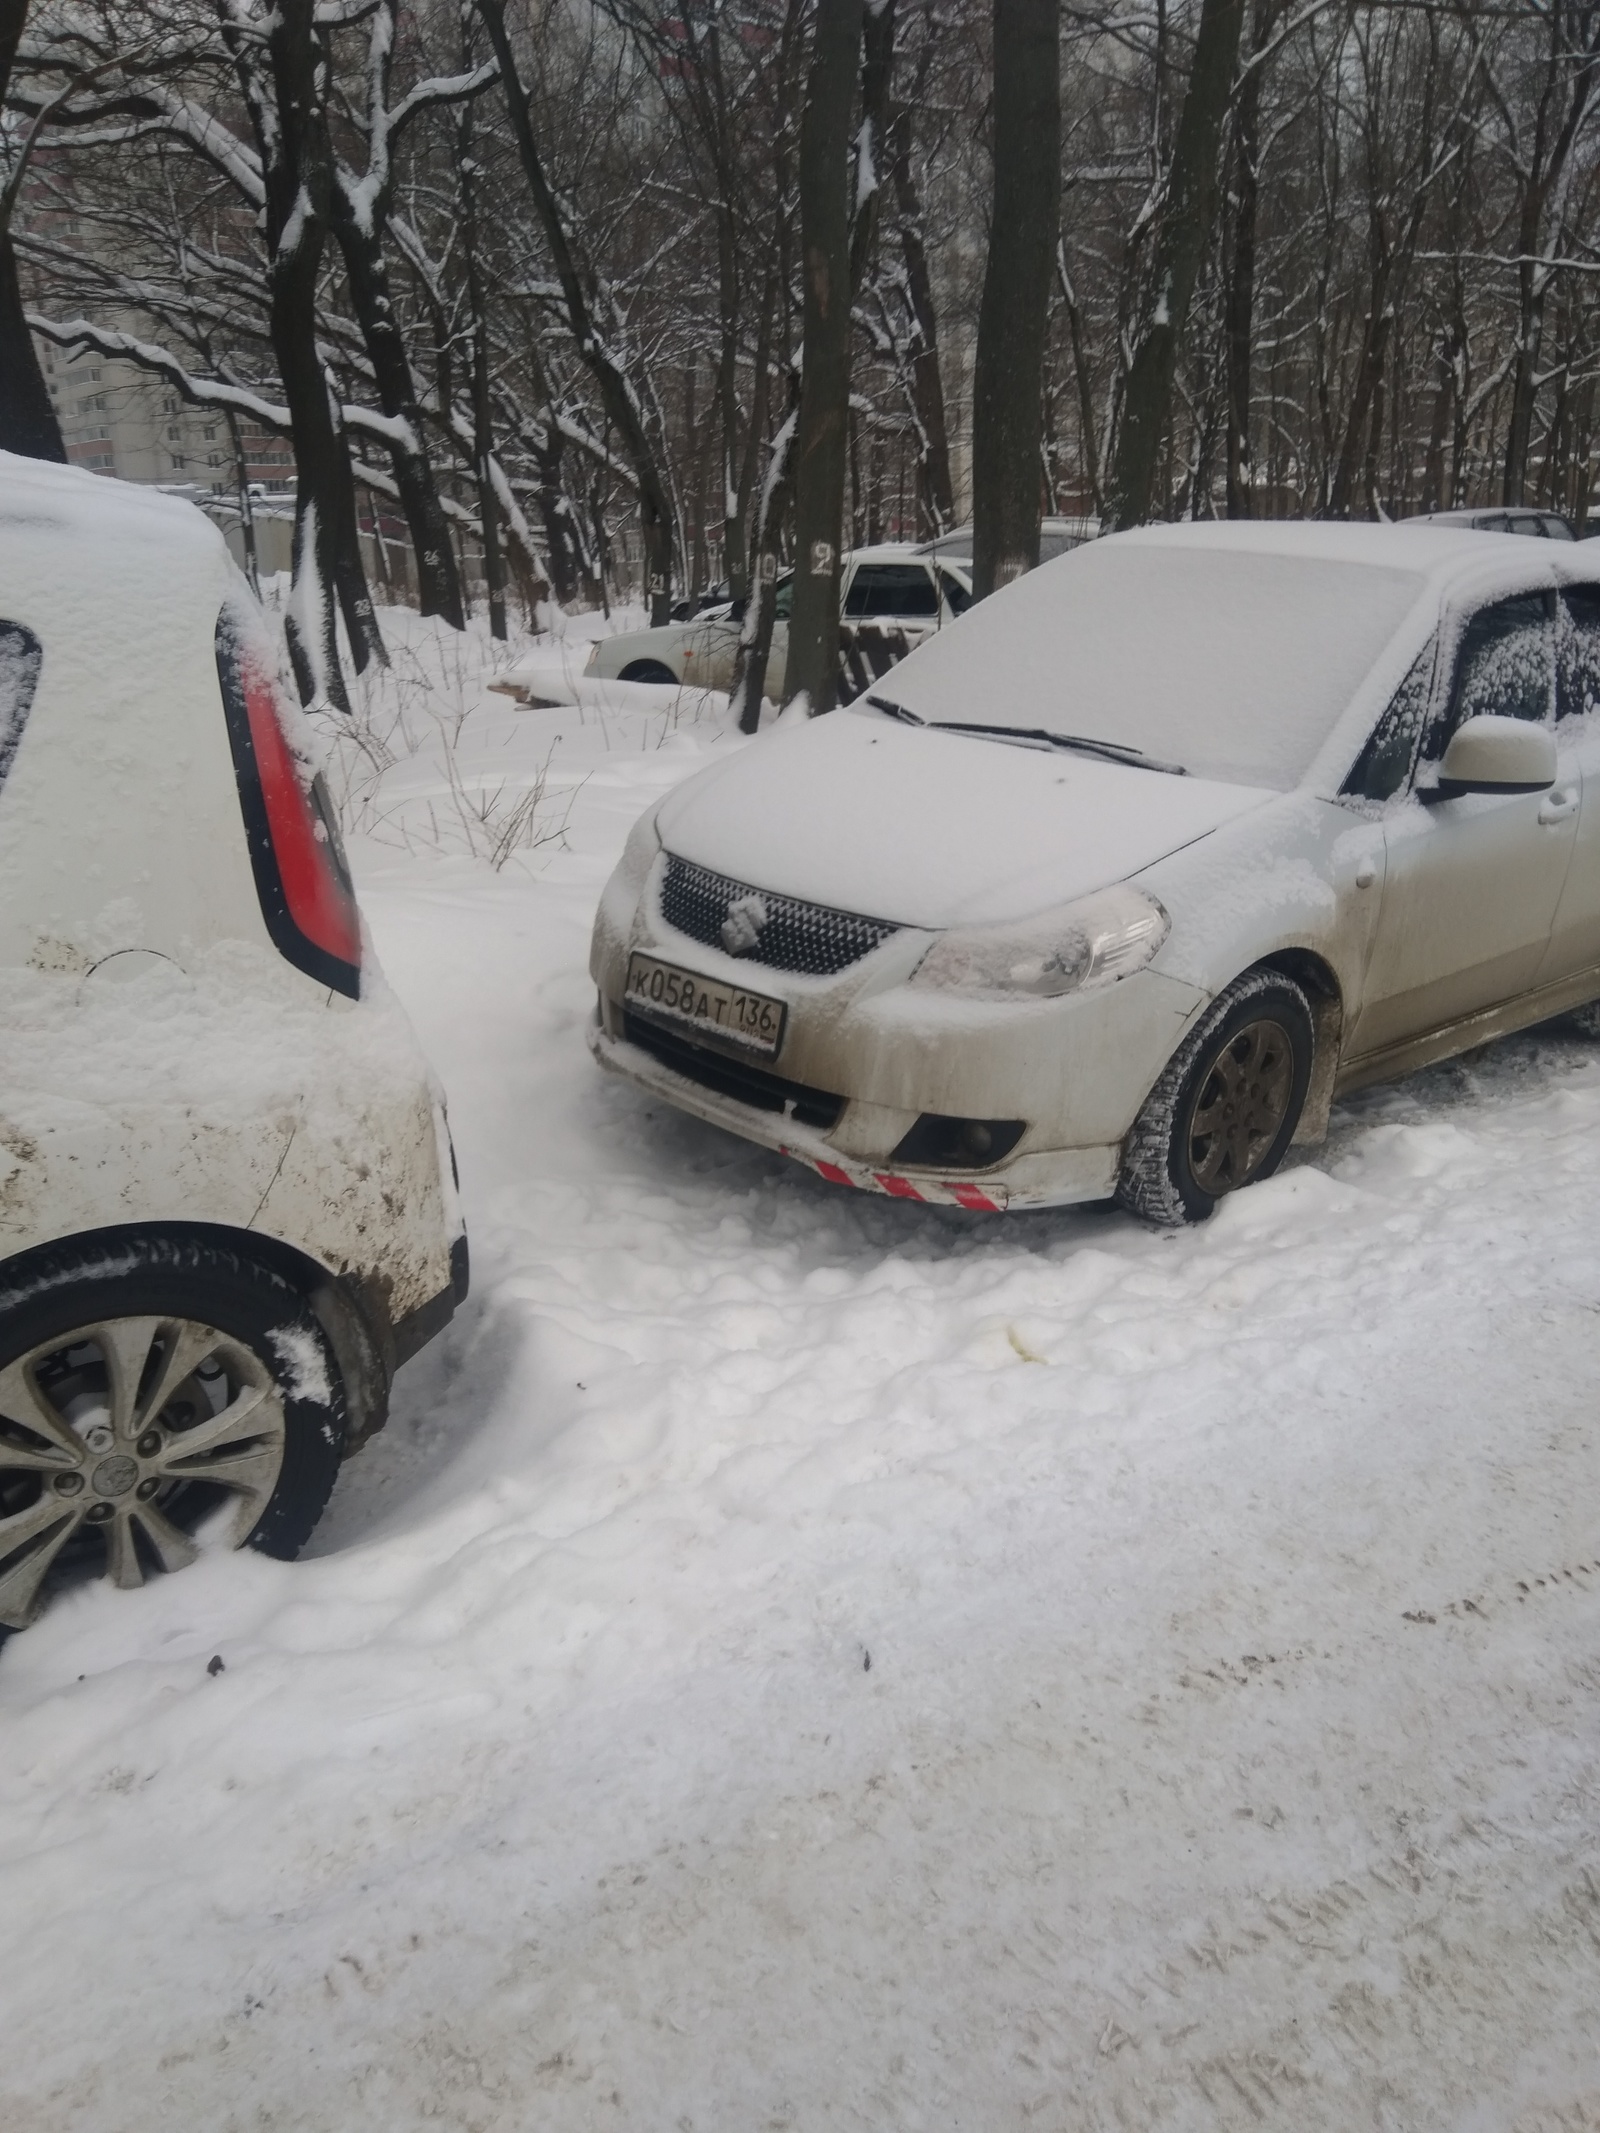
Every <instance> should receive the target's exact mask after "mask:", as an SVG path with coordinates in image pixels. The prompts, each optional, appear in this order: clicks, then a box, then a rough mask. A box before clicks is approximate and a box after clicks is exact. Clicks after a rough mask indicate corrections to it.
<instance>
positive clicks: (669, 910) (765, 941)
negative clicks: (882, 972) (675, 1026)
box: [661, 852, 900, 978]
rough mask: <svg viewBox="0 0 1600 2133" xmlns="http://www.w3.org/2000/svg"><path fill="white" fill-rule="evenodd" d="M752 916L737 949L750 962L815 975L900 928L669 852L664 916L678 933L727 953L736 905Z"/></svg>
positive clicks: (854, 959) (829, 972)
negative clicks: (726, 933)
mask: <svg viewBox="0 0 1600 2133" xmlns="http://www.w3.org/2000/svg"><path fill="white" fill-rule="evenodd" d="M735 904H738V905H739V906H741V910H742V912H743V913H744V914H746V915H747V918H746V923H745V925H744V927H743V936H744V940H745V942H746V943H747V944H746V945H742V946H741V948H740V949H739V950H738V951H737V952H738V953H740V954H741V955H742V956H743V958H744V960H745V961H747V962H751V963H764V964H765V965H766V967H767V968H768V969H769V970H794V971H801V972H804V973H805V974H806V975H807V976H809V977H817V978H831V977H832V976H833V975H834V974H835V972H836V971H840V970H848V969H849V967H850V965H851V964H852V963H859V962H860V960H861V958H862V957H863V956H864V955H870V954H871V953H872V951H873V949H874V948H876V947H877V946H878V944H879V942H880V941H886V940H887V939H888V938H889V936H890V934H891V933H898V932H899V930H900V928H899V927H898V926H896V925H893V924H891V923H890V922H889V920H887V919H882V918H861V917H858V916H857V914H856V913H855V912H853V911H833V910H830V909H829V907H828V906H827V905H826V904H807V903H802V902H801V901H800V900H799V898H798V897H794V896H775V895H773V894H772V892H771V891H770V890H767V889H753V888H751V887H750V885H749V884H748V883H747V882H742V881H730V880H729V879H728V877H727V875H726V874H713V873H711V872H710V871H709V870H708V869H707V868H705V867H697V866H695V865H693V864H692V863H691V862H690V861H689V860H687V859H678V858H675V857H674V855H673V854H672V853H671V852H669V853H668V854H667V871H666V878H665V879H664V881H663V882H662V884H661V916H662V917H663V918H664V919H665V920H666V922H667V924H668V925H669V926H673V927H676V929H677V930H678V932H679V933H686V934H687V935H688V936H689V938H690V940H692V941H698V942H699V943H700V945H701V946H702V947H703V948H722V949H725V950H726V949H728V948H729V946H730V944H729V943H728V942H727V941H726V940H724V939H723V931H722V929H723V927H724V925H726V924H727V923H728V920H729V909H730V906H732V905H735Z"/></svg>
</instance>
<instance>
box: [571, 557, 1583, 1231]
mask: <svg viewBox="0 0 1600 2133" xmlns="http://www.w3.org/2000/svg"><path fill="white" fill-rule="evenodd" d="M1597 581H1600V561H1594V562H1591V561H1590V560H1589V559H1588V552H1587V551H1586V550H1585V548H1584V547H1582V546H1580V545H1575V544H1569V543H1558V542H1554V541H1551V542H1544V543H1535V542H1533V541H1529V540H1525V539H1520V538H1512V537H1500V538H1495V537H1492V536H1486V535H1484V534H1481V533H1475V532H1458V531H1446V530H1443V529H1430V528H1421V529H1418V530H1411V529H1401V528H1398V527H1395V528H1387V527H1367V526H1330V525H1293V526H1262V525H1248V524H1231V525H1215V526H1183V527H1163V528H1151V529H1146V530H1143V531H1140V532H1137V533H1131V534H1126V535H1119V536H1117V537H1115V538H1112V539H1107V540H1101V541H1096V542H1093V543H1091V544H1088V545H1086V546H1084V547H1082V548H1080V549H1078V550H1077V551H1075V552H1074V553H1073V554H1071V555H1069V556H1064V557H1062V558H1061V559H1060V560H1059V561H1058V562H1055V563H1051V564H1047V565H1045V566H1044V567H1043V568H1041V569H1039V570H1037V571H1035V572H1033V573H1032V574H1031V575H1029V576H1028V577H1026V578H1023V579H1020V580H1019V581H1018V582H1017V583H1016V584H1014V585H1011V586H1008V587H1007V588H1006V589H1005V590H1004V591H1002V592H1000V593H997V594H996V595H995V596H994V597H993V598H991V599H989V600H986V601H984V602H983V603H982V604H981V605H980V606H978V607H976V608H974V609H973V611H972V612H971V613H970V614H969V615H968V616H967V617H966V618H965V619H964V620H963V621H962V622H960V623H959V624H958V625H957V626H956V627H955V628H954V629H950V630H947V631H945V632H943V633H942V634H941V635H940V637H939V638H938V639H937V640H936V641H934V642H933V643H930V644H928V645H925V646H924V647H923V648H922V649H921V650H920V651H918V652H916V653H914V654H913V655H912V656H911V657H910V658H909V659H908V660H906V661H905V662H904V663H903V664H902V665H900V666H898V667H896V668H895V669H894V671H893V673H892V674H890V675H889V676H887V677H886V678H885V680H884V682H883V683H882V684H881V685H880V688H879V689H878V690H877V691H875V692H874V693H873V694H872V696H870V697H868V698H866V699H864V700H862V701H861V702H860V703H859V704H857V705H855V706H852V707H850V708H848V709H846V710H842V711H838V712H835V713H833V714H831V715H830V716H828V717H827V718H822V719H817V720H815V721H811V722H809V723H806V724H804V725H801V726H799V727H793V728H780V729H778V730H777V731H775V732H774V733H773V734H771V735H769V736H767V737H764V738H762V739H760V740H757V741H754V742H752V743H750V744H749V745H748V746H747V747H745V748H743V749H740V750H737V751H734V752H731V753H730V754H729V755H728V756H727V758H726V759H725V760H724V761H722V762H719V763H718V764H716V765H715V766H714V767H712V768H711V769H709V770H706V771H703V772H701V773H700V774H699V775H698V776H697V777H694V778H692V779H690V780H689V781H688V782H687V783H686V784H684V785H682V786H680V787H678V788H677V789H676V790H675V791H674V792H672V793H670V794H669V795H668V796H667V797H666V798H665V799H663V800H662V801H661V802H659V803H658V804H657V805H656V806H655V807H654V808H653V809H652V810H651V811H650V813H649V814H647V815H646V816H645V817H644V818H643V820H642V821H641V822H639V824H638V825H637V826H636V828H635V829H634V831H633V833H632V835H631V837H630V838H629V841H628V844H627V847H626V850H625V852H624V855H623V858H622V861H621V864H620V865H619V866H618V868H617V870H616V872H615V873H614V875H613V876H612V879H611V881H610V883H609V884H608V886H607V888H606V890H605V893H604V896H603V898H602V901H601V905H600V910H599V915H598V917H597V920H596V923H595V929H594V940H593V951H592V957H591V968H592V970H593V974H594V978H595V981H596V984H597V986H598V988H599V1009H598V1014H597V1017H596V1020H595V1023H594V1026H593V1031H592V1039H591V1041H592V1046H593V1049H594V1051H595V1053H596V1055H597V1057H598V1058H599V1060H600V1062H601V1063H602V1064H603V1065H604V1066H607V1067H610V1068H613V1069H615V1070H616V1071H617V1072H619V1073H621V1074H624V1075H626V1076H628V1077H629V1078H630V1079H631V1080H633V1081H634V1082H636V1083H638V1084H639V1085H640V1086H641V1087H643V1088H645V1089H647V1090H649V1091H650V1092H651V1093H652V1094H653V1095H655V1096H658V1097H661V1098H663V1099H665V1100H667V1101H669V1102H672V1103H674V1104H678V1105H680V1106H681V1107H682V1108H683V1109H685V1110H688V1111H692V1112H695V1113H697V1114H698V1115H699V1116H701V1117H702V1118H706V1119H710V1120H713V1121H714V1122H716V1123H717V1124H719V1125H722V1126H725V1127H728V1128H729V1129H730V1130H731V1131H733V1132H735V1133H740V1134H743V1135H745V1136H746V1137H747V1138H749V1139H752V1140H756V1141H761V1142H764V1143H766V1144H767V1145H768V1146H770V1147H774V1148H778V1149H781V1150H782V1151H784V1152H785V1153H786V1154H788V1155H791V1156H795V1157H798V1158H799V1159H800V1160H802V1161H804V1162H806V1163H809V1164H810V1165H811V1166H812V1167H813V1168H814V1169H815V1170H817V1171H819V1172H820V1173H821V1174H822V1175H823V1176H824V1177H826V1178H830V1179H833V1180H836V1181H838V1182H840V1183H845V1184H850V1185H855V1186H860V1187H865V1188H867V1189H869V1190H873V1191H877V1192H885V1193H891V1194H898V1195H902V1196H904V1197H906V1198H909V1199H923V1200H932V1201H944V1202H954V1203H956V1204H957V1205H960V1206H963V1207H970V1208H978V1209H999V1208H1006V1207H1026V1206H1039V1205H1047V1204H1054V1203H1063V1202H1071V1201H1081V1200H1095V1199H1101V1198H1105V1197H1108V1196H1111V1195H1116V1196H1117V1197H1119V1198H1120V1199H1121V1200H1122V1201H1123V1202H1124V1203H1125V1204H1126V1205H1127V1206H1129V1207H1131V1208H1133V1209H1135V1210H1137V1211H1139V1212H1141V1213H1142V1214H1144V1215H1146V1216H1148V1217H1150V1218H1152V1219H1155V1220H1159V1221H1164V1222H1178V1221H1183V1220H1193V1219H1198V1218H1201V1217H1203V1216H1204V1215H1206V1214H1208V1213H1209V1212H1210V1210H1211V1208H1212V1207H1213V1206H1214V1205H1215V1203H1216V1200H1217V1199H1218V1197H1219V1196H1220V1195H1221V1194H1223V1193H1225V1192H1229V1191H1231V1190H1233V1189H1234V1188H1236V1187H1238V1186H1241V1185H1245V1184H1248V1183H1250V1182H1251V1181H1252V1180H1254V1179H1256V1178H1261V1177H1265V1176H1266V1175H1267V1174H1268V1173H1269V1172H1271V1171H1272V1170H1273V1169H1274V1168H1275V1167H1276V1166H1277V1165H1278V1163H1279V1162H1280V1161H1281V1160H1282V1158H1283V1156H1284V1154H1285V1152H1286V1150H1287V1149H1288V1147H1289V1146H1290V1144H1291V1142H1292V1141H1294V1140H1295V1139H1297V1138H1298V1139H1300V1140H1302V1141H1315V1140H1316V1139H1318V1138H1319V1137H1320V1136H1321V1135H1322V1134H1323V1132H1324V1130H1325V1124H1326V1120H1327V1116H1328V1107H1329V1103H1330V1100H1331V1099H1332V1097H1333V1096H1334V1095H1335V1094H1336V1093H1338V1092H1341V1091H1343V1090H1347V1089H1351V1088H1354V1087H1357V1086H1359V1085H1360V1084H1363V1083H1366V1082H1370V1081H1374V1080H1377V1079H1380V1078H1383V1077H1386V1076H1392V1075H1397V1074H1401V1073H1404V1072H1406V1071H1407V1070H1409V1069H1411V1068H1414V1067H1417V1066H1420V1065H1422V1064H1424V1063H1425V1062H1427V1061H1430V1060H1435V1059H1439V1058H1442V1057H1445V1056H1446V1055H1448V1054H1450V1053H1454V1052H1459V1051H1462V1050H1465V1049H1466V1048H1467V1047H1469V1046H1472V1045H1476V1044H1480V1043H1482V1042H1483V1041H1484V1040H1485V1039H1486V1038H1490V1037H1493V1036H1496V1035H1498V1034H1500V1033H1501V1032H1503V1031H1508V1030H1512V1029H1516V1028H1519V1027H1521V1026H1523V1025H1525V1024H1529V1023H1533V1022H1537V1021H1540V1020H1543V1019H1545V1018H1547V1017H1550V1016H1554V1015H1556V1014H1559V1013H1561V1012H1563V1011H1566V1010H1569V1009H1575V1008H1578V1007H1580V1006H1582V1005H1583V1004H1584V1003H1589V1002H1592V1001H1594V1000H1596V999H1597V998H1600V716H1597V715H1596V714H1597V709H1600V582H1597Z"/></svg>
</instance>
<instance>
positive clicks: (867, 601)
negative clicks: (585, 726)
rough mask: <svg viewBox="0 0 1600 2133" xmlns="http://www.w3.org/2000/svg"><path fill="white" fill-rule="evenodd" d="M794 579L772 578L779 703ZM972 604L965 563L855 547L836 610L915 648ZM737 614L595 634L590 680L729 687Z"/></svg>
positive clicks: (907, 550)
mask: <svg viewBox="0 0 1600 2133" xmlns="http://www.w3.org/2000/svg"><path fill="white" fill-rule="evenodd" d="M793 593H794V579H793V577H792V576H788V575H786V576H784V577H782V578H780V579H779V580H778V584H777V589H776V592H775V595H774V597H775V600H776V603H777V614H776V618H775V620H774V622H773V626H772V651H771V653H770V655H769V657H768V660H767V694H768V695H769V696H770V697H772V698H774V700H778V699H781V698H782V696H783V690H784V673H785V670H786V667H787V663H788V656H789V603H790V600H791V598H792V597H793ZM971 603H972V575H971V567H970V558H968V559H965V560H952V561H944V560H942V559H939V558H935V557H930V556H927V555H924V554H923V552H922V551H921V550H920V549H917V548H911V547H904V546H900V545H898V544H885V545H883V546H881V547H876V548H857V549H854V550H852V551H851V553H850V554H848V555H847V556H846V557H845V559H844V563H843V570H842V577H841V582H840V588H839V612H840V615H841V616H842V618H843V619H844V621H845V622H846V623H852V622H854V623H863V622H865V623H878V624H880V625H882V626H884V627H887V628H893V629H895V630H897V631H900V632H903V633H904V635H905V636H906V637H907V639H908V640H909V641H910V642H911V643H912V644H916V643H918V642H920V641H921V640H922V639H923V638H924V637H928V636H931V635H933V634H934V633H935V632H936V631H938V630H940V629H941V628H946V627H948V625H949V624H950V623H951V622H953V621H954V620H955V618H956V616H957V615H960V614H964V613H965V612H966V610H967V608H968V607H969V606H970V605H971ZM741 615H742V610H741V612H740V613H737V614H736V613H735V611H734V608H733V606H732V605H731V604H729V605H727V606H723V607H708V608H706V609H705V610H704V612H703V613H701V614H698V615H695V616H694V617H692V618H691V620H689V621H687V622H669V623H666V624H664V625H663V626H662V627H661V628H660V629H652V630H630V631H628V632H627V633H626V634H625V635H623V636H620V637H601V638H599V639H598V640H597V641H596V644H595V647H594V650H593V651H592V652H591V653H590V654H589V663H588V665H587V666H586V667H585V668H584V673H585V675H586V676H587V677H588V678H589V679H590V680H591V681H595V680H601V681H653V682H681V683H686V684H687V685H688V686H690V687H691V688H697V689H731V688H732V686H733V670H734V664H735V661H736V660H737V658H738V656H739V632H740V629H741V627H742V622H741Z"/></svg>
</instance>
